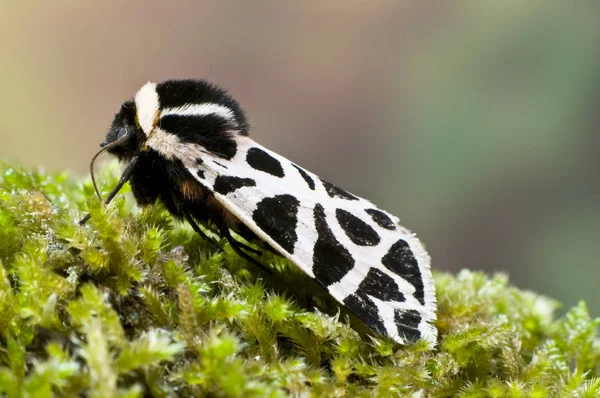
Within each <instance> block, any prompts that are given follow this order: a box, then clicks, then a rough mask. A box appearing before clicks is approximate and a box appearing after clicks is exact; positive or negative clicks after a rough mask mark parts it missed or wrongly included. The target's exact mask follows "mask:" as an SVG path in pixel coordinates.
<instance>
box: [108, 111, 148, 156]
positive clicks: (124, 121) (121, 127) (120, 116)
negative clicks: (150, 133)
mask: <svg viewBox="0 0 600 398" xmlns="http://www.w3.org/2000/svg"><path fill="white" fill-rule="evenodd" d="M135 112H136V108H135V102H133V100H129V101H127V102H125V103H124V104H123V105H121V109H120V110H119V112H117V113H116V114H115V118H114V119H113V122H112V124H111V126H110V129H109V131H108V134H106V139H105V140H104V142H102V143H101V144H100V146H101V147H104V146H106V145H108V144H110V143H112V142H114V141H115V140H117V139H119V138H121V137H122V136H123V135H124V134H127V133H129V138H127V140H126V141H124V142H123V143H121V144H119V145H117V146H115V147H112V148H110V149H108V150H107V151H108V152H109V153H110V154H112V155H115V156H116V157H118V158H119V160H121V161H129V160H131V158H132V157H133V156H134V155H135V153H136V152H137V151H138V149H139V148H140V146H141V144H142V143H143V142H144V140H145V135H144V133H143V132H142V129H141V128H139V127H138V126H137V123H136V121H135Z"/></svg>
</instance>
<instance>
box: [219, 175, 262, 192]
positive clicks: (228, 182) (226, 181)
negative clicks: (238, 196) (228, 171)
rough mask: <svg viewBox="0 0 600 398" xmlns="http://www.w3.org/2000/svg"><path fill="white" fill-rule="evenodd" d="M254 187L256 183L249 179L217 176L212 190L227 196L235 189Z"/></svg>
mask: <svg viewBox="0 0 600 398" xmlns="http://www.w3.org/2000/svg"><path fill="white" fill-rule="evenodd" d="M253 186H256V182H255V181H254V180H253V179H251V178H240V177H235V176H218V177H217V179H216V180H215V186H214V187H213V189H214V190H215V192H217V193H220V194H221V195H227V194H229V193H231V192H233V191H235V190H236V189H239V188H242V187H253Z"/></svg>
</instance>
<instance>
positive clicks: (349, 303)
mask: <svg viewBox="0 0 600 398" xmlns="http://www.w3.org/2000/svg"><path fill="white" fill-rule="evenodd" d="M370 297H374V298H376V299H378V300H381V301H398V302H403V301H404V295H403V294H402V293H401V292H400V290H399V289H398V285H397V284H396V282H394V279H393V278H392V277H390V276H389V275H387V274H386V273H384V272H382V271H380V270H378V269H377V268H371V269H369V272H368V273H367V276H365V279H363V281H362V282H361V283H360V285H358V289H356V292H354V293H353V294H351V295H349V296H348V297H346V298H345V299H344V305H346V307H348V309H349V310H350V311H352V312H353V313H354V314H355V315H356V316H358V317H359V318H360V319H362V320H363V322H365V323H366V324H367V325H369V326H370V327H372V328H373V329H375V330H377V331H378V332H380V333H383V334H388V332H387V330H386V329H385V326H384V323H383V320H382V319H381V315H380V311H379V308H377V305H376V304H375V303H374V302H373V300H371V298H370Z"/></svg>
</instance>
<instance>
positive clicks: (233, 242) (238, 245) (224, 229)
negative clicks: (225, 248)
mask: <svg viewBox="0 0 600 398" xmlns="http://www.w3.org/2000/svg"><path fill="white" fill-rule="evenodd" d="M221 235H223V236H224V237H225V239H227V241H228V242H229V244H230V245H231V248H232V249H233V251H234V252H236V253H237V254H238V255H239V256H240V257H242V258H244V259H246V260H248V261H249V262H251V263H252V264H254V265H256V266H258V267H260V268H262V269H263V270H264V271H265V272H267V273H268V274H272V273H273V271H272V270H270V269H269V268H267V267H266V266H265V265H264V264H261V263H260V262H258V261H257V260H256V259H254V258H252V257H251V256H249V255H248V254H247V253H246V252H244V251H243V250H242V248H246V249H251V250H252V251H253V252H256V251H257V250H255V249H252V248H251V247H248V246H246V245H244V244H243V243H241V242H238V241H237V240H235V239H234V238H233V236H231V232H229V228H228V227H227V226H223V227H222V228H221ZM259 253H260V252H259Z"/></svg>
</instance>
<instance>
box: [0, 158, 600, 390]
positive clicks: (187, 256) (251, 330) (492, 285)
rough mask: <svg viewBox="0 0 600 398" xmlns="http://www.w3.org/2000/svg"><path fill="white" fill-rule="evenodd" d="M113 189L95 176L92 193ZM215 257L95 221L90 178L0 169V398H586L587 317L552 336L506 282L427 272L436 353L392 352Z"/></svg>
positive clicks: (329, 308) (123, 219) (303, 293)
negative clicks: (434, 300)
mask: <svg viewBox="0 0 600 398" xmlns="http://www.w3.org/2000/svg"><path fill="white" fill-rule="evenodd" d="M117 178H118V168H117V167H116V165H114V164H111V165H110V166H108V167H105V168H103V170H102V172H101V174H100V176H99V180H101V181H103V187H105V189H104V191H105V192H104V194H106V190H109V189H110V187H112V186H114V185H115V184H116V180H117ZM125 191H126V190H125ZM88 210H89V211H90V212H91V214H92V218H91V220H90V222H89V223H88V225H87V226H85V227H82V226H79V225H78V224H77V220H79V219H80V218H81V217H82V216H83V215H84V214H85V212H87V211H88ZM220 247H221V248H222V249H219V248H218V246H217V245H213V244H211V243H210V242H205V241H203V240H202V239H201V238H200V237H199V236H197V235H196V234H194V233H193V231H192V230H191V228H189V227H188V226H187V225H184V224H182V223H179V222H174V221H173V220H172V219H171V217H170V216H169V215H168V214H167V213H166V212H165V211H164V209H162V208H161V207H160V206H158V205H157V206H152V207H149V208H146V209H139V208H137V207H136V206H135V204H134V203H133V201H132V200H131V198H129V197H128V195H118V196H117V198H116V199H115V201H114V202H113V203H112V204H111V206H109V207H108V208H103V207H102V206H100V204H99V201H98V200H97V198H95V196H94V193H93V189H92V186H91V184H90V182H89V180H88V179H86V180H84V181H83V182H82V181H77V180H75V179H72V178H70V177H69V176H67V175H66V174H52V175H50V174H45V173H43V172H35V171H31V170H27V169H23V168H20V167H16V166H12V165H9V164H6V163H0V395H2V396H7V397H49V396H73V397H75V396H80V394H83V395H85V396H90V397H117V396H126V397H139V396H152V397H168V396H198V397H204V396H215V397H279V396H281V397H284V396H316V397H318V396H325V397H333V396H335V397H343V396H346V397H360V396H363V397H373V396H382V397H388V396H427V397H448V396H458V397H487V396H491V397H547V396H556V397H564V396H573V397H597V396H600V378H598V374H599V373H600V344H599V340H598V338H597V334H596V333H597V324H598V322H599V321H598V320H594V319H591V318H590V316H589V314H588V311H587V309H586V305H585V304H584V303H580V304H579V305H578V306H576V307H574V308H572V309H570V310H569V311H568V313H567V315H566V316H564V317H563V318H560V319H555V317H554V316H553V312H554V310H555V308H556V307H557V303H556V302H554V301H552V300H550V299H548V298H545V297H542V296H539V295H536V294H534V293H531V292H526V291H522V290H519V289H515V288H512V287H511V286H510V285H509V284H508V282H507V278H506V277H505V276H502V275H496V276H493V277H488V276H486V275H483V274H481V273H476V272H470V271H462V272H460V273H459V274H458V275H457V276H452V275H448V274H441V273H437V274H435V279H436V285H437V297H438V305H439V310H438V321H437V324H436V325H437V327H438V329H439V334H440V336H439V341H438V344H437V346H436V347H435V348H433V349H432V347H428V346H427V345H426V344H424V343H422V342H419V343H416V344H414V345H412V346H405V347H402V346H398V345H395V344H394V343H393V342H392V341H390V340H389V339H386V338H383V337H382V336H378V335H375V334H374V333H373V332H372V331H370V330H369V329H368V328H366V327H364V325H360V323H359V322H357V321H356V320H354V319H352V317H351V316H349V314H347V313H346V312H344V311H343V310H342V311H340V310H338V307H337V305H336V304H335V302H333V301H332V300H331V299H330V298H329V297H328V296H327V294H326V293H325V292H324V291H322V290H320V288H319V287H318V286H316V285H315V284H314V283H311V281H310V279H309V278H308V277H306V276H304V275H303V274H302V273H301V272H300V271H299V270H298V269H297V268H295V267H294V266H293V265H291V264H289V263H288V262H287V261H284V260H282V259H281V258H279V257H276V256H274V255H272V254H269V253H268V252H264V254H263V261H264V262H265V263H266V264H269V266H270V267H271V268H273V273H272V274H270V275H269V274H266V273H264V272H263V271H262V270H260V269H258V268H257V267H255V266H253V265H251V264H248V263H247V262H246V261H245V260H242V259H240V258H239V257H238V256H237V255H236V254H235V253H233V251H232V250H231V248H230V247H229V246H228V245H227V244H226V243H225V242H223V241H221V242H220ZM439 261H442V259H434V268H435V265H436V263H438V262H439Z"/></svg>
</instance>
